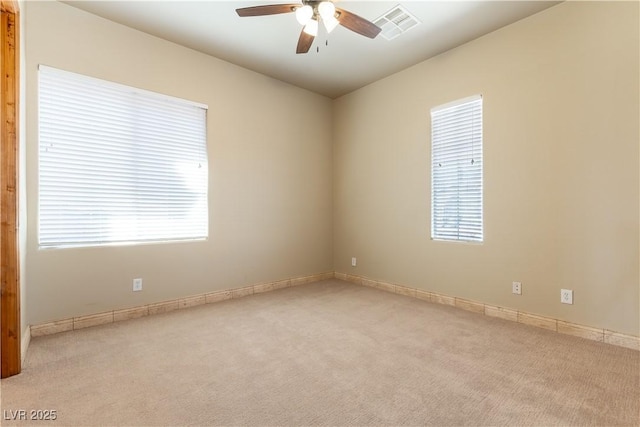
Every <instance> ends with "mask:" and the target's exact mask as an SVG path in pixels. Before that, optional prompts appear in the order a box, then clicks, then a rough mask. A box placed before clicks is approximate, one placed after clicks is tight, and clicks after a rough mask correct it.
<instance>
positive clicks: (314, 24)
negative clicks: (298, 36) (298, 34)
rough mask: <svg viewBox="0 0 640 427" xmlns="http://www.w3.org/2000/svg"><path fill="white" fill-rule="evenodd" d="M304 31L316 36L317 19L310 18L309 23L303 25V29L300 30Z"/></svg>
mask: <svg viewBox="0 0 640 427" xmlns="http://www.w3.org/2000/svg"><path fill="white" fill-rule="evenodd" d="M302 31H304V32H305V33H307V34H309V35H310V36H313V37H315V36H317V35H318V21H316V20H315V19H312V20H311V21H309V23H308V24H307V25H305V27H304V29H303V30H302Z"/></svg>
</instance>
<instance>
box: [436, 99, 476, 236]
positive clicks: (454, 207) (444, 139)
mask: <svg viewBox="0 0 640 427" xmlns="http://www.w3.org/2000/svg"><path fill="white" fill-rule="evenodd" d="M431 238H432V239H435V240H455V241H470V242H482V240H483V226H482V97H481V96H479V95H478V96H474V97H471V98H466V99H462V100H459V101H455V102H452V103H450V104H446V105H441V106H439V107H435V108H433V109H432V110H431Z"/></svg>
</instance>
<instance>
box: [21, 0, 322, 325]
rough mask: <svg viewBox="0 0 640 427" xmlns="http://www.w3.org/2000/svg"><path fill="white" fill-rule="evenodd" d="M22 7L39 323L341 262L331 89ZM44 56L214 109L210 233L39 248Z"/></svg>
mask: <svg viewBox="0 0 640 427" xmlns="http://www.w3.org/2000/svg"><path fill="white" fill-rule="evenodd" d="M24 12H25V14H26V43H25V46H24V47H25V50H24V51H23V52H24V53H25V56H26V78H27V92H28V93H27V98H26V105H27V111H26V115H27V117H26V119H27V135H26V136H27V150H26V155H27V159H26V160H27V179H28V186H27V190H28V194H27V203H28V219H27V227H28V239H27V245H26V262H27V274H28V288H27V295H26V300H27V301H28V310H27V315H28V321H29V323H30V324H38V323H42V322H46V321H50V320H56V319H62V318H68V317H71V316H79V315H84V314H91V313H98V312H101V311H107V310H112V309H117V308H126V307H131V306H137V305H142V304H147V303H150V302H156V301H162V300H167V299H173V298H177V297H181V296H188V295H195V294H200V293H203V292H207V291H213V290H218V289H226V288H235V287H241V286H244V285H250V284H255V283H257V282H261V281H273V280H277V279H285V278H289V277H298V276H304V275H308V274H314V273H320V272H325V271H331V270H332V268H333V266H332V216H331V211H332V207H331V206H332V183H331V182H332V176H331V162H332V147H331V120H332V118H331V108H332V106H331V101H330V100H329V99H327V98H325V97H322V96H319V95H316V94H313V93H311V92H308V91H305V90H302V89H299V88H296V87H293V86H290V85H287V84H284V83H282V82H279V81H276V80H273V79H270V78H268V77H265V76H262V75H260V74H257V73H254V72H250V71H248V70H245V69H243V68H240V67H237V66H234V65H231V64H229V63H226V62H224V61H221V60H218V59H215V58H212V57H209V56H206V55H203V54H200V53H197V52H195V51H192V50H189V49H186V48H183V47H180V46H177V45H175V44H172V43H169V42H166V41H164V40H161V39H158V38H155V37H152V36H149V35H146V34H143V33H141V32H137V31H134V30H131V29H129V28H126V27H124V26H121V25H117V24H114V23H112V22H110V21H107V20H104V19H101V18H98V17H96V16H93V15H90V14H88V13H85V12H82V11H79V10H77V9H75V8H73V7H70V6H67V5H65V4H62V3H58V2H44V3H42V2H27V4H26V7H25V8H24ZM38 64H46V65H49V66H53V67H57V68H61V69H65V70H69V71H73V72H77V73H82V74H86V75H89V76H94V77H98V78H102V79H107V80H111V81H115V82H118V83H123V84H127V85H131V86H135V87H139V88H143V89H147V90H152V91H156V92H160V93H164V94H168V95H172V96H177V97H181V98H186V99H189V100H193V101H196V102H200V103H204V104H207V105H208V106H209V112H208V142H209V145H208V150H209V160H210V164H209V166H210V167H209V170H210V179H209V200H210V202H209V214H210V220H209V240H208V241H206V242H195V243H174V244H156V245H140V246H131V247H96V248H87V249H59V250H43V251H41V250H38V247H37V197H38V188H37V182H38V175H37V141H38V135H37V129H38V124H37V105H38V104H37V66H38ZM318 123H321V124H323V125H318ZM309 129H313V132H308V130H309ZM134 277H142V278H143V281H144V282H143V283H144V289H143V291H142V292H136V293H133V292H132V290H131V286H132V284H131V281H132V279H133V278H134Z"/></svg>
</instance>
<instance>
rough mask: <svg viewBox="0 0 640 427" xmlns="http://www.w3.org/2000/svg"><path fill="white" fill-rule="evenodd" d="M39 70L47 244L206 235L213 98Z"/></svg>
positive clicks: (42, 224) (42, 237) (43, 242)
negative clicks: (193, 98) (200, 100)
mask: <svg viewBox="0 0 640 427" xmlns="http://www.w3.org/2000/svg"><path fill="white" fill-rule="evenodd" d="M38 75H39V92H38V93H39V215H38V217H39V234H38V235H39V244H40V246H41V247H65V246H93V245H103V244H118V243H136V242H153V241H167V240H185V239H203V238H206V237H207V234H208V203H207V182H208V167H207V148H206V145H207V144H206V111H207V107H206V106H204V105H200V104H196V103H193V102H189V101H185V100H182V99H178V98H173V97H169V96H164V95H160V94H157V93H153V92H148V91H143V90H140V89H135V88H131V87H127V86H124V85H119V84H116V83H111V82H107V81H104V80H99V79H95V78H91V77H87V76H82V75H79V74H75V73H70V72H66V71H62V70H57V69H55V68H51V67H46V66H42V65H41V66H40V67H39V73H38Z"/></svg>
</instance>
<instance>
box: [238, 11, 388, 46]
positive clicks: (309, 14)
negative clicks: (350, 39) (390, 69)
mask: <svg viewBox="0 0 640 427" xmlns="http://www.w3.org/2000/svg"><path fill="white" fill-rule="evenodd" d="M236 12H238V15H239V16H242V17H245V16H264V15H277V14H281V13H291V12H295V14H296V19H297V20H298V22H299V23H300V25H302V26H303V28H302V32H301V33H300V38H299V39H298V46H297V48H296V53H307V52H308V51H309V48H311V44H313V40H314V39H315V37H316V36H317V35H318V26H319V21H322V22H323V23H324V26H325V28H326V29H327V32H328V33H330V32H331V31H333V29H334V28H336V27H337V26H338V25H342V26H343V27H345V28H348V29H349V30H351V31H353V32H355V33H358V34H361V35H363V36H365V37H369V38H370V39H373V38H375V37H376V36H377V35H378V33H380V31H382V30H381V28H380V27H378V26H377V25H375V24H374V23H372V22H370V21H367V20H366V19H364V18H361V17H360V16H358V15H356V14H355V13H351V12H349V11H347V10H344V9H341V8H339V7H335V5H334V4H333V3H332V2H331V1H327V0H325V1H309V0H303V1H302V3H293V4H272V5H265V6H252V7H243V8H240V9H236Z"/></svg>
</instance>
